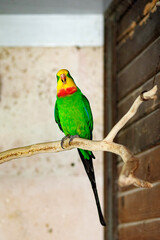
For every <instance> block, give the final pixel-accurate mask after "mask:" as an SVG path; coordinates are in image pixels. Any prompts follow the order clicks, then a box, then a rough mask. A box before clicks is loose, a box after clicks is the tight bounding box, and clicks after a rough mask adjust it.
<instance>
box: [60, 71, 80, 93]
mask: <svg viewBox="0 0 160 240" xmlns="http://www.w3.org/2000/svg"><path fill="white" fill-rule="evenodd" d="M76 91H77V87H76V84H75V83H74V80H73V78H72V77H71V75H70V73H69V71H68V70H66V69H61V70H60V71H58V73H57V96H58V97H65V96H67V95H71V94H73V93H75V92H76Z"/></svg>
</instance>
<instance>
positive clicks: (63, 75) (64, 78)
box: [61, 74, 66, 84]
mask: <svg viewBox="0 0 160 240" xmlns="http://www.w3.org/2000/svg"><path fill="white" fill-rule="evenodd" d="M61 81H62V82H63V83H64V84H65V83H66V75H65V74H61Z"/></svg>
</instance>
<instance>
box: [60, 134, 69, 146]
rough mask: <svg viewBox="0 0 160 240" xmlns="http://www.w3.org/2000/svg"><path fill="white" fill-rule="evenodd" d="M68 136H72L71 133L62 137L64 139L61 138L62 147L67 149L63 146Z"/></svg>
mask: <svg viewBox="0 0 160 240" xmlns="http://www.w3.org/2000/svg"><path fill="white" fill-rule="evenodd" d="M67 138H70V135H67V136H64V137H63V138H62V140H61V148H63V149H65V148H64V147H63V144H64V141H65V140H66V139H67ZM69 142H70V140H69Z"/></svg>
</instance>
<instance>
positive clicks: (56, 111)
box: [54, 101, 63, 132]
mask: <svg viewBox="0 0 160 240" xmlns="http://www.w3.org/2000/svg"><path fill="white" fill-rule="evenodd" d="M54 118H55V121H56V123H57V124H58V126H59V128H60V130H61V131H62V132H63V130H62V127H61V123H60V119H59V113H58V107H57V101H56V104H55V107H54Z"/></svg>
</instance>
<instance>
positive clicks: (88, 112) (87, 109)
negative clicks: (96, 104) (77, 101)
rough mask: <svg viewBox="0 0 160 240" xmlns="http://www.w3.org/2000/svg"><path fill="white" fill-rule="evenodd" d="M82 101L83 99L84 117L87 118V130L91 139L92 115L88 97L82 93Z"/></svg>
mask: <svg viewBox="0 0 160 240" xmlns="http://www.w3.org/2000/svg"><path fill="white" fill-rule="evenodd" d="M82 101H83V105H84V109H85V112H86V119H87V123H88V126H89V130H90V133H91V139H92V130H93V116H92V112H91V107H90V104H89V101H88V99H87V98H86V97H85V96H84V95H82Z"/></svg>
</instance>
